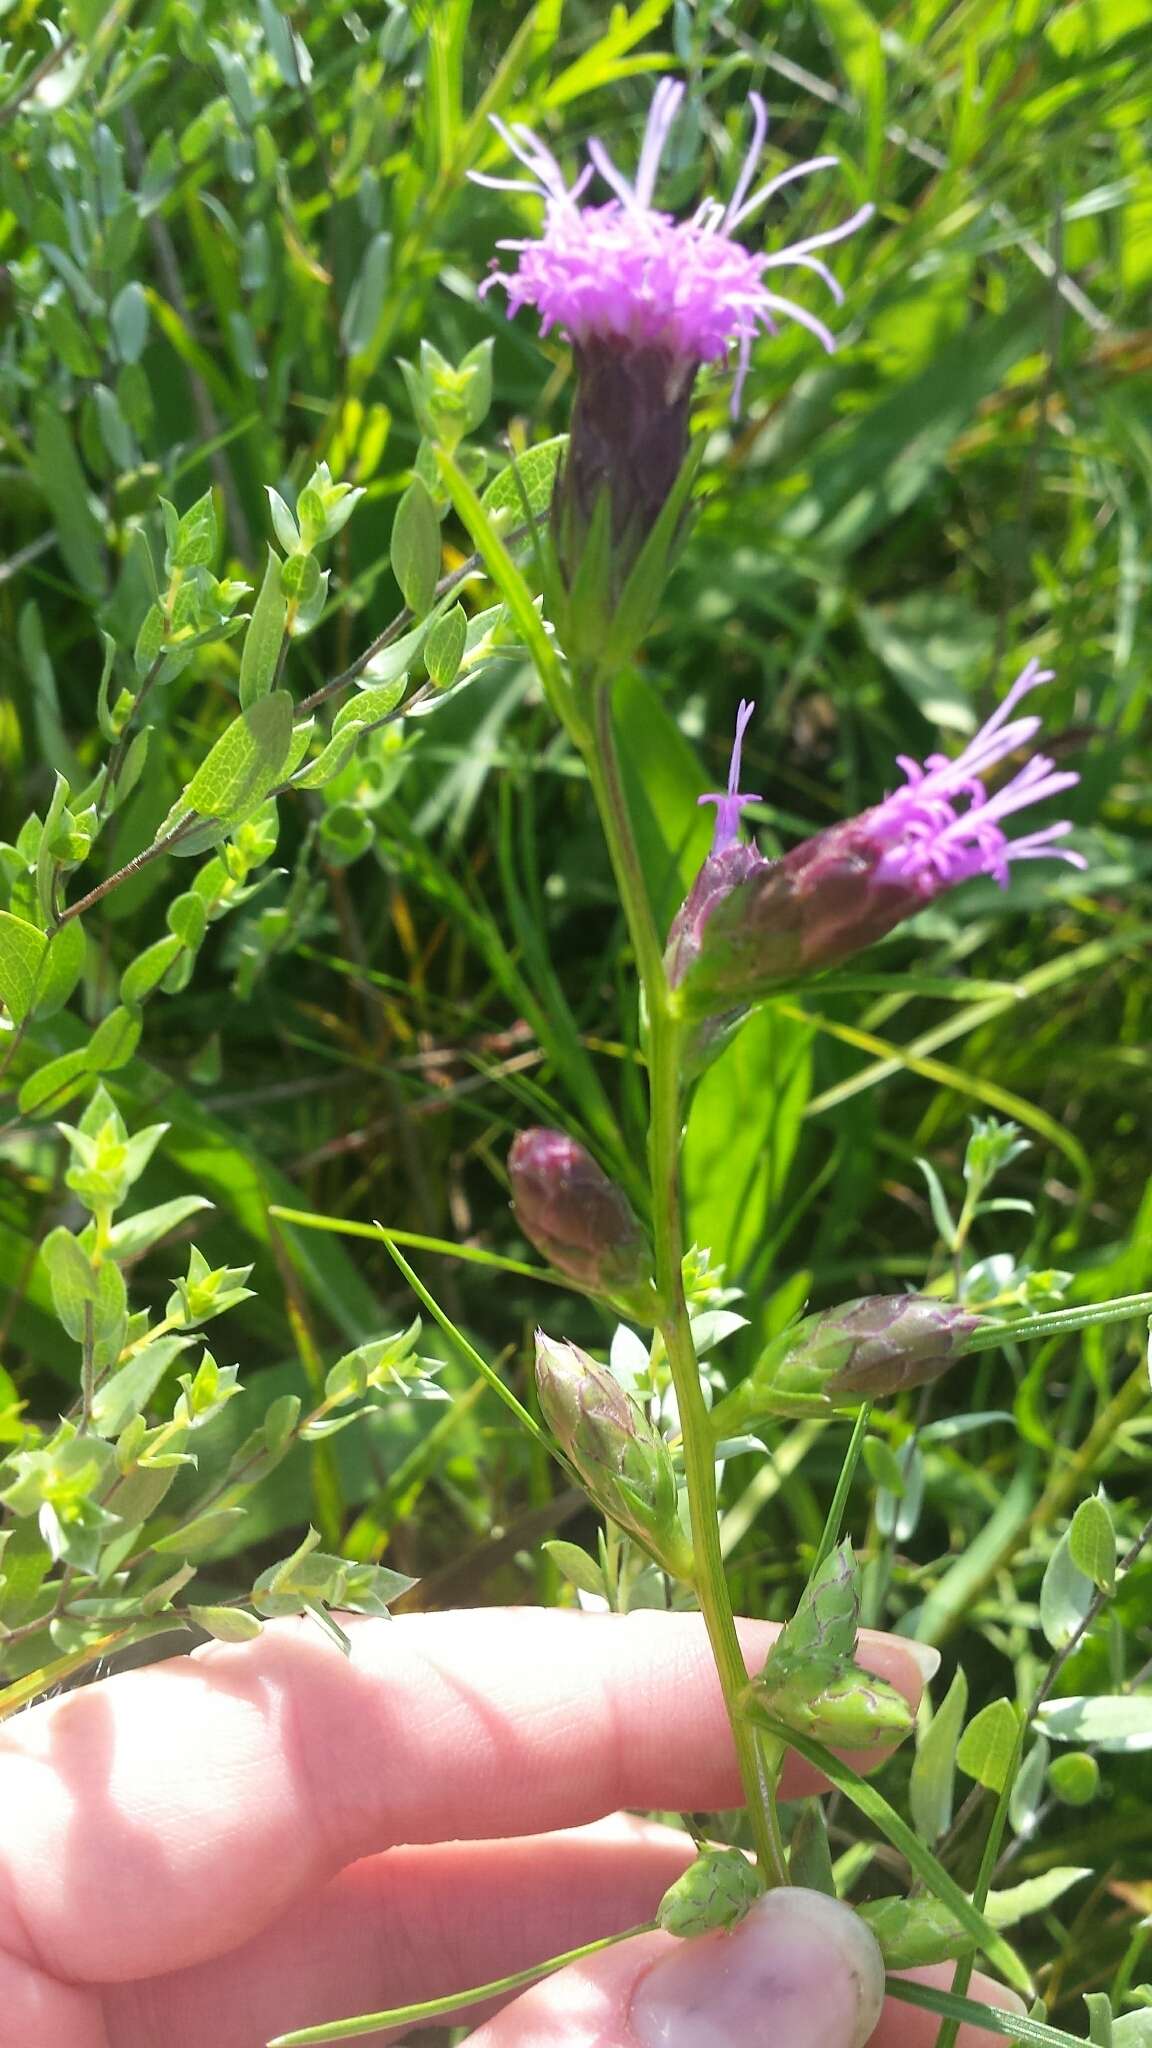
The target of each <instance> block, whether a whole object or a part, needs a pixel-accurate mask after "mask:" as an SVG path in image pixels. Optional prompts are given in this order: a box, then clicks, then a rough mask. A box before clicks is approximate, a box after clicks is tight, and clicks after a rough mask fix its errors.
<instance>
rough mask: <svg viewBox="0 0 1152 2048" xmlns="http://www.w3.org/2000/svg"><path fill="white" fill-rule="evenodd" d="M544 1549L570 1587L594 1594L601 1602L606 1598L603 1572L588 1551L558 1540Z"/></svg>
mask: <svg viewBox="0 0 1152 2048" xmlns="http://www.w3.org/2000/svg"><path fill="white" fill-rule="evenodd" d="M542 1548H543V1549H544V1550H545V1551H546V1552H547V1554H548V1556H549V1557H550V1558H551V1559H552V1562H553V1564H554V1565H555V1566H556V1569H557V1571H559V1572H561V1573H563V1576H564V1577H565V1578H566V1579H567V1581H568V1584H569V1585H570V1586H575V1587H576V1589H577V1591H578V1592H580V1593H590V1594H593V1595H594V1596H595V1597H596V1598H597V1599H599V1600H603V1599H604V1598H605V1597H606V1591H605V1586H604V1574H603V1572H602V1571H601V1569H600V1567H599V1565H598V1564H597V1562H596V1559H595V1558H594V1557H589V1555H588V1552H587V1551H586V1550H581V1548H580V1546H579V1544H578V1543H564V1542H561V1541H560V1540H559V1539H556V1540H554V1541H552V1542H551V1543H545V1544H544V1545H543V1546H542Z"/></svg>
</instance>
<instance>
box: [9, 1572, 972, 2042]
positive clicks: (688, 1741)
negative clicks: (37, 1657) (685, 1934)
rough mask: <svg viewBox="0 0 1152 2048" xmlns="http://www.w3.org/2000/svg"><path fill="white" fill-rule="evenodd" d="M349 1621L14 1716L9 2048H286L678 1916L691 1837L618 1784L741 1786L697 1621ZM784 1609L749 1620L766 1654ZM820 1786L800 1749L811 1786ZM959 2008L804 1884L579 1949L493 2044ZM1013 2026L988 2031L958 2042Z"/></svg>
mask: <svg viewBox="0 0 1152 2048" xmlns="http://www.w3.org/2000/svg"><path fill="white" fill-rule="evenodd" d="M347 1626H348V1629H349V1633H350V1635H351V1638H352V1655H351V1658H349V1659H345V1658H342V1657H341V1656H340V1655H339V1654H338V1653H337V1652H335V1651H334V1650H333V1649H332V1647H331V1645H330V1644H328V1643H327V1642H325V1641H324V1640H323V1638H321V1637H320V1636H319V1634H318V1633H317V1632H316V1631H315V1630H314V1628H313V1627H312V1626H311V1624H297V1623H292V1622H288V1623H277V1624H273V1625H271V1626H270V1627H268V1628H267V1629H266V1630H265V1632H264V1634H263V1635H262V1636H261V1637H260V1639H259V1640H258V1641H256V1642H253V1643H250V1644H245V1645H244V1646H242V1647H235V1648H234V1647H227V1646H224V1645H222V1644H218V1643H212V1644H208V1645H205V1646H204V1648H202V1649H200V1650H197V1651H195V1652H193V1654H192V1655H191V1656H189V1657H180V1658H174V1659H172V1660H171V1661H169V1662H167V1663H164V1664H159V1665H154V1666H152V1667H150V1668H148V1669H144V1670H140V1671H134V1672H130V1673H126V1674H124V1675H122V1676H119V1677H116V1678H111V1679H108V1680H106V1681H104V1682H102V1683H100V1684H96V1685H92V1686H89V1687H88V1688H86V1689H85V1690H82V1691H78V1692H75V1693H72V1694H68V1695H65V1696H62V1697H60V1698H58V1699H55V1700H52V1701H50V1702H48V1703H46V1704H45V1705H43V1706H40V1707H37V1708H35V1709H34V1710H32V1711H31V1712H29V1713H27V1714H25V1715H23V1716H21V1717H20V1718H18V1719H16V1720H13V1721H12V1722H10V1723H7V1724H5V1725H4V1726H3V1727H2V1728H0V1816H2V1821H0V2014H3V2016H4V2022H5V2024H4V2027H3V2029H0V2031H2V2033H3V2038H4V2040H5V2042H6V2043H10V2044H11V2048H159V2044H161V2043H163V2048H263V2044H264V2043H265V2042H266V2041H267V2040H268V2039H269V2038H270V2036H272V2035H274V2034H277V2033H280V2032H283V2031H287V2030H288V2029H290V2028H293V2027H300V2026H307V2025H311V2024H317V2023H319V2022H321V2021H323V2020H328V2019H332V2018H334V2017H335V2016H337V2015H339V2014H344V2013H347V2014H352V2013H358V2012H370V2011H379V2010H381V2009H384V2008H388V2007H392V2006H396V2005H402V2004H405V2003H409V2002H415V2001H417V2000H420V1999H422V1998H431V1997H437V1996H440V1995H442V1994H445V1993H449V1992H453V1991H455V1990H460V1991H461V1992H464V1991H466V1990H468V1989H469V1988H470V1987H471V1986H473V1985H475V1984H480V1983H485V1982H491V1981H492V1980H494V1979H496V1978H499V1977H503V1976H506V1975H510V1974H512V1973H513V1972H516V1971H519V1970H523V1969H527V1968H529V1967H530V1966H531V1965H533V1964H535V1963H537V1962H542V1961H545V1960H546V1959H547V1958H548V1957H549V1956H552V1955H556V1954H560V1953H562V1952H564V1951H566V1950H568V1949H571V1948H576V1947H579V1946H581V1945H582V1944H584V1943H585V1942H589V1941H593V1940H595V1939H597V1938H598V1937H600V1936H602V1935H607V1934H612V1933H615V1932H618V1931H619V1930H621V1929H624V1928H627V1927H631V1926H635V1925H637V1924H638V1923H641V1922H643V1921H645V1920H648V1919H650V1918H651V1917H652V1915H653V1913H654V1912H655V1910H656V1907H657V1905H658V1904H659V1901H660V1899H661V1897H662V1895H663V1893H664V1891H665V1890H666V1889H667V1887H668V1885H669V1884H671V1883H672V1882H673V1881H674V1879H675V1878H676V1877H677V1876H678V1875H679V1874H680V1872H681V1870H682V1869H683V1868H684V1867H685V1864H686V1863H687V1862H688V1861H690V1860H691V1857H692V1853H693V1852H692V1848H691V1844H690V1843H688V1842H687V1841H686V1839H685V1837H684V1836H682V1835H679V1834H677V1833H676V1832H675V1831H673V1830H671V1829H666V1828H660V1827H655V1826H651V1825H649V1824H647V1823H644V1822H640V1821H632V1820H628V1819H626V1818H624V1817H622V1816H621V1814H620V1812H619V1809H621V1808H628V1807H636V1808H641V1809H646V1810H653V1811H671V1810H683V1811H715V1810H719V1809H721V1808H724V1807H730V1806H733V1805H735V1804H737V1803H738V1801H739V1798H740V1783H739V1775H738V1772H737V1768H736V1763H735V1759H734V1756H733V1752H732V1745H731V1739H730V1735H729V1731H728V1727H727V1722H726V1719H725V1712H724V1706H723V1702H722V1699H721V1695H720V1690H719V1685H718V1683H717V1679H716V1675H715V1670H714V1667H713V1665H712V1661H711V1656H710V1653H709V1650H708V1645H707V1641H706V1638H705V1635H704V1630H703V1625H702V1622H701V1620H700V1617H699V1616H698V1615H679V1614H678V1615H672V1614H650V1613H639V1614H635V1615H630V1616H628V1617H618V1616H612V1615H604V1616H600V1615H581V1614H574V1613H564V1612H559V1611H555V1610H538V1609H530V1608H517V1609H509V1610H485V1609H476V1610H471V1611H468V1612H465V1613H456V1614H428V1615H411V1616H406V1617H403V1618H400V1619H397V1620H395V1621H391V1622H383V1621H366V1620H361V1621H356V1620H355V1619H352V1620H350V1621H349V1622H348V1624H347ZM776 1633H777V1631H776V1630H775V1629H774V1628H773V1627H772V1626H771V1625H770V1624H768V1623H743V1624H741V1637H742V1641H743V1643H744V1648H745V1653H746V1656H747V1660H748V1663H749V1668H750V1669H755V1668H757V1667H758V1666H759V1664H760V1663H761V1662H762V1661H763V1658H764V1655H765V1653H766V1651H767V1649H768V1646H769V1643H770V1642H771V1641H772V1640H773V1638H774V1636H775V1634H776ZM858 1655H859V1659H860V1662H861V1663H862V1664H863V1665H865V1666H866V1667H867V1668H868V1669H870V1670H872V1671H875V1672H876V1673H878V1674H880V1675H882V1676H884V1677H886V1678H888V1679H890V1680H891V1681H892V1682H893V1683H894V1684H895V1685H897V1686H898V1687H899V1688H900V1690H901V1691H902V1692H904V1693H905V1695H906V1696H907V1697H908V1699H909V1700H910V1702H912V1703H913V1704H915V1702H916V1700H917V1699H918V1697H919V1693H920V1673H919V1670H918V1667H917V1665H916V1662H915V1659H914V1656H913V1653H912V1652H911V1650H910V1649H909V1646H908V1645H907V1644H906V1643H902V1642H900V1641H899V1640H898V1639H897V1638H895V1637H890V1636H880V1635H870V1634H868V1633H867V1632H865V1633H864V1634H862V1636H861V1638H860V1644H859V1651H858ZM857 1761H861V1760H857ZM814 1789H816V1781H815V1779H814V1778H813V1776H812V1774H811V1772H810V1771H808V1770H807V1768H806V1767H805V1766H804V1765H803V1764H802V1763H800V1762H799V1761H798V1760H795V1759H794V1760H793V1762H792V1764H791V1765H790V1766H789V1769H788V1771H787V1773H786V1781H785V1791H786V1793H789V1794H791V1795H793V1796H794V1795H796V1794H797V1793H802V1792H805V1791H807V1792H811V1791H812V1790H814ZM606 1816H615V1817H614V1818H607V1819H606V1818H605V1817H606ZM589 1823H596V1824H595V1825H589ZM918 1974H920V1975H921V1976H924V1975H929V1974H931V1973H926V1972H920V1973H918ZM949 1976H950V1972H949V1971H947V1970H945V1971H943V1972H939V1973H936V1981H943V1982H947V1981H948V1979H949ZM982 1991H983V1993H984V1995H991V1993H992V1992H993V1991H995V1993H996V2000H997V2002H998V2003H1000V2004H1004V2003H1009V2004H1010V2003H1012V2001H1011V1998H1010V1995H1009V1994H1007V1993H1002V1992H1000V1990H999V1987H992V1986H990V1985H983V1984H982V1982H981V1980H977V1981H976V1985H975V1987H974V1990H973V1993H972V1995H974V1996H976V1997H979V1996H981V1995H982ZM464 2017H465V2018H467V2019H468V2020H469V2021H475V2019H476V2018H477V2012H476V2009H475V2008H473V2009H471V2010H470V2011H469V2012H468V2013H467V2014H465V2015H464ZM481 2017H482V2015H481ZM937 2024H938V2023H937V2021H936V2020H935V2019H934V2018H933V2017H932V2016H931V2015H930V2014H929V2013H927V2012H924V2011H918V2010H916V2009H915V2008H911V2007H908V2006H902V2005H897V2004H895V2003H884V2002H883V1997H882V1973H881V1969H880V1958H879V1951H878V1950H877V1949H876V1947H875V1944H874V1942H873V1940H872V1937H871V1935H870V1934H868V1933H867V1932H866V1931H865V1929H864V1928H863V1926H862V1924H861V1923H860V1922H859V1921H858V1920H857V1919H856V1918H855V1916H854V1915H852V1914H851V1913H850V1912H849V1910H848V1909H847V1908H846V1907H843V1906H841V1905H838V1904H837V1903H836V1902H835V1901H834V1900H829V1899H825V1898H823V1897H822V1896H820V1895H819V1894H816V1893H812V1892H791V1893H787V1894H785V1893H775V1894H770V1895H769V1896H768V1898H767V1899H765V1900H764V1901H762V1902H761V1903H760V1904H759V1905H758V1906H757V1907H756V1908H755V1909H754V1911H753V1913H752V1914H751V1915H750V1916H749V1918H748V1919H747V1920H746V1921H745V1922H744V1923H743V1924H742V1925H741V1927H740V1928H739V1929H737V1930H736V1931H735V1932H734V1933H733V1934H720V1935H709V1936H704V1937H702V1938H700V1939H698V1940H695V1941H692V1942H683V1941H676V1940H673V1939H672V1938H671V1937H670V1936H666V1935H662V1934H648V1935H641V1936H637V1937H636V1938H635V1939H634V1940H631V1941H628V1942H625V1943H622V1944H621V1945H620V1946H619V1947H617V1948H612V1949H609V1950H607V1951H605V1952H603V1953H601V1954H599V1955H596V1956H593V1957H590V1958H588V1959H587V1960H586V1961H584V1962H582V1963H580V1964H576V1965H573V1966H570V1967H569V1968H568V1969H566V1970H563V1971H560V1972H558V1973H557V1974H556V1975H554V1976H553V1977H551V1978H548V1979H546V1980H544V1981H543V1982H541V1983H539V1984H537V1985H536V1986H534V1987H533V1988H532V1989H531V1990H530V1991H528V1992H526V1993H524V1994H522V1995H521V1996H520V1997H519V1998H517V1999H515V2000H513V2001H512V2002H511V2003H509V2004H506V2005H505V2006H504V2007H503V2008H502V2009H501V2010H500V2011H499V2012H497V2013H496V2014H495V2016H494V2017H491V2018H489V2019H487V2020H486V2021H485V2022H484V2023H483V2024H481V2025H480V2026H479V2031H478V2032H477V2033H475V2034H474V2035H472V2036H470V2048H722V2044H723V2048H760V2044H765V2048H767V2044H774V2048H859V2044H860V2043H862V2042H863V2041H864V2040H866V2039H871V2041H872V2044H873V2048H931V2044H932V2042H933V2040H934V2037H935V2032H936V2027H937ZM873 2029H875V2030H874V2031H873ZM373 2038H374V2039H379V2040H384V2039H395V2038H397V2036H396V2035H395V2034H391V2035H377V2036H374V2037H373ZM989 2039H990V2037H989V2036H987V2035H984V2034H978V2033H972V2032H971V2031H970V2030H968V2029H961V2048H987V2044H988V2042H989Z"/></svg>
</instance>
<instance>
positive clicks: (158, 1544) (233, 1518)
mask: <svg viewBox="0 0 1152 2048" xmlns="http://www.w3.org/2000/svg"><path fill="white" fill-rule="evenodd" d="M244 1512H245V1511H244V1509H243V1508H209V1509H208V1511H207V1512H206V1513H205V1514H203V1515H196V1516H194V1517H193V1519H192V1521H190V1522H185V1523H184V1524H183V1525H182V1527H180V1528H179V1529H172V1530H170V1531H169V1533H168V1534H167V1535H166V1536H158V1537H156V1538H155V1539H154V1541H153V1542H152V1543H151V1544H150V1545H149V1549H151V1550H154V1551H157V1552H158V1553H159V1555H160V1556H161V1557H168V1556H172V1555H175V1556H178V1557H202V1556H203V1554H204V1552H205V1551H208V1550H211V1549H212V1547H213V1545H214V1544H216V1543H219V1542H220V1541H221V1540H222V1539H223V1538H224V1537H225V1536H227V1535H228V1534H229V1533H230V1531H231V1529H232V1527H233V1525H234V1524H235V1523H236V1522H237V1521H238V1520H242V1519H243V1516H244Z"/></svg>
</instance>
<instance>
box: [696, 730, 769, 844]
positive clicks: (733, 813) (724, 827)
mask: <svg viewBox="0 0 1152 2048" xmlns="http://www.w3.org/2000/svg"><path fill="white" fill-rule="evenodd" d="M755 709H756V706H755V704H753V703H749V702H747V700H746V699H745V698H743V697H742V698H741V699H740V709H739V711H738V712H737V713H736V737H735V739H734V740H733V742H732V759H731V761H730V762H729V764H728V787H727V789H726V790H724V791H721V792H716V791H713V792H712V794H711V795H709V796H702V797H698V798H697V802H698V803H702V804H715V806H716V829H715V831H714V832H713V834H712V858H713V859H715V858H716V855H717V854H718V853H727V852H728V851H729V849H730V848H731V847H733V846H739V844H740V817H741V813H742V812H743V811H744V810H745V809H746V808H747V806H748V805H749V804H759V803H763V801H764V799H763V797H759V796H755V795H742V794H741V791H740V756H741V752H742V750H743V746H744V735H745V733H746V732H747V730H748V727H749V725H750V724H751V722H752V714H753V712H754V711H755Z"/></svg>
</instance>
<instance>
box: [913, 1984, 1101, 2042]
mask: <svg viewBox="0 0 1152 2048" xmlns="http://www.w3.org/2000/svg"><path fill="white" fill-rule="evenodd" d="M887 1991H888V1996H889V1998H898V1999H900V2000H901V2002H902V2003H903V2004H904V2005H918V2006H919V2007H920V2008H921V2010H922V2011H924V2012H935V2013H939V2014H940V2017H941V2018H942V2019H946V2020H955V2021H957V2022H958V2023H959V2024H961V2025H967V2026H970V2027H972V2028H974V2029H975V2031H976V2032H977V2033H981V2034H999V2035H1000V2036H1001V2038H1002V2039H1004V2040H1007V2041H1015V2042H1017V2043H1018V2044H1019V2048H1084V2042H1083V2039H1082V2037H1081V2036H1080V2035H1079V2034H1066V2033H1065V2032H1064V2031H1063V2029H1062V2028H1060V2027H1049V2026H1046V2025H1045V2024H1044V2022H1043V2021H1042V2020H1032V2019H1027V2018H1026V2017H1025V2016H1024V2015H1023V2014H1021V2013H1018V2012H1005V2011H1004V2010H1003V2008H1002V2007H1001V2006H998V2005H979V2004H977V2002H976V2000H975V1999H973V1998H960V1997H958V1996H957V1994H956V1993H955V1992H954V1991H938V1990H937V1989H936V1986H935V1985H934V1984H917V1983H916V1982H915V1981H914V1980H913V1979H911V1978H908V1977H889V1979H888V1984H887Z"/></svg>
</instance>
